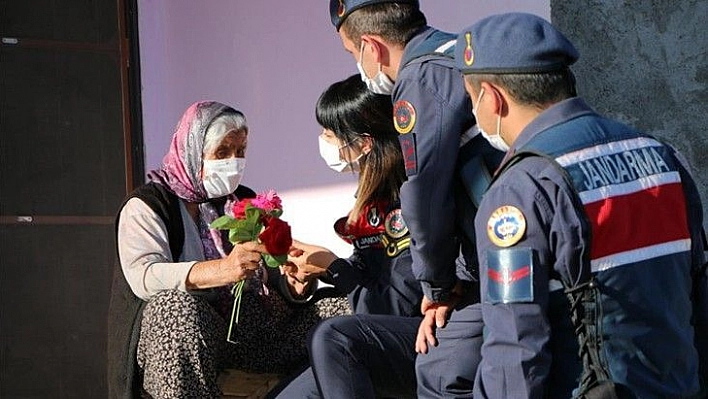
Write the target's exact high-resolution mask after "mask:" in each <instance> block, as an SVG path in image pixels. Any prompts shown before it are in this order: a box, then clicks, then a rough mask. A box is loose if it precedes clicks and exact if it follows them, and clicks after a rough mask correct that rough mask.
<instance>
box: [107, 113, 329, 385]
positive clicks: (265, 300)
mask: <svg viewBox="0 0 708 399" xmlns="http://www.w3.org/2000/svg"><path fill="white" fill-rule="evenodd" d="M247 142H248V127H247V125H246V119H245V117H244V115H243V114H242V113H241V112H239V111H236V110H235V109H233V108H231V107H229V106H226V105H223V104H219V103H217V102H199V103H195V104H193V105H192V106H190V107H189V108H188V109H187V110H186V112H185V113H184V115H183V116H182V119H181V120H180V122H179V124H178V126H177V130H176V132H175V134H174V136H173V138H172V142H171V144H170V147H169V150H168V153H167V155H166V156H165V158H164V160H163V164H162V167H161V168H160V169H158V170H155V171H152V172H150V173H149V174H148V178H149V182H148V183H147V184H145V185H144V186H141V187H139V188H138V189H137V190H135V191H134V192H133V193H131V194H130V195H129V196H128V199H127V200H126V201H125V203H124V205H123V207H122V209H121V210H120V212H119V214H118V222H117V245H118V255H119V261H120V266H121V270H122V272H123V275H124V278H125V281H127V283H128V285H129V287H130V291H132V293H134V295H135V296H137V297H138V298H140V299H141V300H142V301H143V302H142V303H140V301H138V300H137V298H136V301H138V303H139V306H138V308H142V304H144V309H142V318H140V312H137V314H138V316H137V319H138V320H139V324H138V323H136V324H135V327H134V328H139V340H138V341H137V355H136V357H137V365H138V366H139V374H142V386H141V387H139V388H138V389H141V390H142V391H143V393H147V394H149V395H150V396H151V397H153V398H177V397H179V398H183V397H198V398H214V397H218V396H219V395H220V391H219V388H218V385H217V375H218V372H219V370H221V369H222V368H224V367H236V368H240V369H243V370H247V371H252V372H270V373H287V372H290V371H291V370H293V369H294V368H296V367H298V366H299V365H300V364H301V363H303V362H306V361H307V357H306V352H305V342H304V341H305V334H306V331H307V330H308V329H309V328H310V327H311V326H313V325H314V324H315V323H316V322H317V321H318V320H319V317H318V315H317V312H316V311H315V309H314V307H313V306H312V305H311V304H305V299H307V297H308V296H309V294H310V293H311V292H310V291H311V290H312V289H313V288H314V287H304V286H303V285H301V284H300V283H298V282H297V281H296V280H295V279H293V278H288V277H287V276H284V275H281V274H279V273H273V272H271V273H268V272H266V270H265V268H264V267H263V266H262V262H261V252H264V251H265V248H264V247H263V246H262V244H258V243H256V242H244V243H239V244H236V245H234V246H232V245H231V244H230V243H229V241H228V239H227V236H226V235H225V234H226V232H224V231H221V230H214V229H211V228H210V227H209V224H210V223H211V222H212V221H213V220H214V219H216V218H217V217H219V216H220V215H223V214H224V212H225V209H230V207H231V206H233V203H234V201H237V200H239V199H242V198H246V197H253V196H254V195H255V194H254V192H253V191H252V190H250V189H248V188H246V187H244V186H240V185H239V183H240V181H241V178H242V177H243V173H244V170H245V166H246V159H245V155H246V147H247ZM244 279H248V284H246V287H247V288H246V289H245V290H244V293H243V295H242V304H241V315H240V318H239V323H238V326H237V327H234V328H235V333H234V337H232V339H235V340H236V341H237V343H236V345H232V344H230V343H228V342H227V340H226V333H227V331H228V329H229V326H228V322H227V321H228V320H229V317H230V312H231V307H232V304H233V300H234V299H233V297H232V295H231V294H230V291H229V288H230V287H231V286H232V285H233V284H234V283H236V282H238V281H241V280H244ZM114 284H115V283H114ZM114 291H115V287H114ZM126 291H127V290H126ZM114 297H115V293H114ZM112 302H113V300H112ZM111 307H112V311H111V312H112V316H111V317H114V318H115V316H116V315H115V312H116V309H118V308H120V307H119V306H116V305H115V304H114V303H112V304H111ZM138 310H139V309H138ZM128 320H131V319H127V320H126V321H125V322H128ZM109 328H110V326H109ZM134 341H135V338H134ZM109 352H110V350H109ZM110 356H111V354H110V353H109V357H110ZM123 356H125V354H123ZM127 378H128V379H129V380H130V376H128V377H127ZM109 379H110V376H109ZM110 384H111V382H110V381H109V385H110ZM136 386H140V378H137V379H136V381H135V382H134V383H133V387H134V388H135V387H136ZM112 394H113V392H112Z"/></svg>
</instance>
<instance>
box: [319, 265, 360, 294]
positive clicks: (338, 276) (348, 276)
mask: <svg viewBox="0 0 708 399" xmlns="http://www.w3.org/2000/svg"><path fill="white" fill-rule="evenodd" d="M326 276H327V279H329V280H331V281H332V285H334V286H335V287H336V288H337V289H338V290H339V291H340V292H342V293H344V294H348V293H349V292H351V291H352V290H353V289H354V288H355V287H356V286H357V285H358V283H359V279H360V275H359V272H358V271H357V270H355V268H354V266H353V265H352V264H351V263H349V261H348V260H347V259H344V258H338V259H336V260H335V261H334V262H332V263H331V264H330V265H329V267H328V268H327V274H326Z"/></svg>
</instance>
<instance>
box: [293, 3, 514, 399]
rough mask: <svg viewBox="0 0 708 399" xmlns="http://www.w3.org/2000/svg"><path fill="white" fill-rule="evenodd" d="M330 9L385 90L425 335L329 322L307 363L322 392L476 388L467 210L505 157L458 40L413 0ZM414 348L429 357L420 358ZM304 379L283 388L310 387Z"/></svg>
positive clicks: (356, 321)
mask: <svg viewBox="0 0 708 399" xmlns="http://www.w3.org/2000/svg"><path fill="white" fill-rule="evenodd" d="M329 8H330V16H331V20H332V24H333V25H334V26H335V28H336V29H337V31H338V32H339V36H340V38H341V40H342V44H343V46H344V48H345V49H346V50H347V51H348V52H350V53H351V54H352V56H353V57H354V59H355V60H356V61H357V67H358V69H359V71H360V74H361V77H362V80H363V81H364V82H365V83H366V84H367V86H368V88H369V89H370V90H371V91H374V92H376V93H379V94H390V95H391V96H392V101H393V104H394V115H393V117H394V123H395V127H396V129H397V130H398V132H399V133H400V136H399V140H400V144H401V149H402V151H403V155H404V161H405V168H406V175H407V181H406V182H405V183H404V184H403V186H402V187H401V194H400V196H401V210H402V215H403V219H404V220H405V221H406V224H407V225H408V228H409V231H410V234H411V246H410V251H411V256H412V259H413V271H414V273H415V276H416V278H417V279H418V280H419V281H420V283H421V287H422V290H423V294H424V297H423V302H422V306H421V310H422V312H423V314H424V315H425V318H424V322H423V324H421V325H420V326H421V328H426V331H427V336H428V337H430V340H429V341H426V342H422V343H421V345H416V343H415V339H416V335H417V329H418V323H417V322H416V323H414V324H411V322H410V320H401V319H397V318H395V317H393V316H371V315H356V316H351V317H341V318H336V319H335V320H328V321H327V322H326V323H323V324H322V325H320V326H319V327H318V328H317V329H316V330H315V332H314V334H313V338H312V340H311V342H310V346H309V347H310V355H311V359H310V360H311V363H312V370H313V371H314V376H315V377H316V379H317V385H318V387H319V391H320V392H321V394H322V395H323V396H324V397H351V396H359V395H360V396H368V395H374V394H376V395H388V396H395V397H401V396H403V395H408V394H416V385H415V384H416V382H415V380H416V379H417V381H418V388H417V395H418V397H441V396H445V395H454V394H455V392H457V389H458V385H460V384H463V385H465V386H470V387H471V384H472V382H473V380H474V375H475V372H476V365H477V361H476V360H474V358H475V354H479V351H480V346H481V342H482V325H481V312H480V309H479V306H478V302H479V287H478V282H477V272H476V267H475V264H476V252H475V249H474V229H473V217H474V213H475V211H476V205H477V204H478V201H479V199H480V197H481V192H483V190H484V189H486V186H487V184H488V182H489V173H488V170H494V169H495V168H496V166H497V165H498V163H499V161H500V160H501V156H502V155H503V153H502V152H500V151H497V150H494V149H493V148H492V147H491V146H490V145H489V144H488V143H487V142H486V141H485V140H484V139H483V138H482V137H480V136H479V135H478V134H477V133H478V132H477V130H476V126H475V121H474V118H473V116H472V115H471V114H470V112H469V110H470V109H471V107H472V104H471V101H470V98H469V96H468V95H467V93H466V92H465V88H464V84H463V81H462V76H461V74H460V72H459V70H457V68H456V67H455V64H454V59H453V57H452V49H453V47H454V44H455V39H456V36H455V35H452V34H449V33H445V32H442V31H439V30H437V29H434V28H432V27H429V26H427V21H426V18H425V16H424V15H423V13H422V12H421V11H420V9H419V5H418V1H417V0H330V6H329ZM458 154H459V156H458ZM460 175H462V176H465V179H464V182H465V183H466V184H462V183H461V181H462V180H458V176H460ZM460 254H462V256H460V259H459V260H458V261H457V262H456V260H457V258H458V256H459V255H460ZM458 265H459V266H458ZM456 304H457V305H458V306H459V307H460V311H458V312H455V313H454V314H453V316H452V317H451V319H450V320H451V321H459V323H455V324H454V325H455V326H456V327H455V328H452V325H453V324H450V325H449V326H446V327H443V325H444V324H445V322H446V320H445V318H446V316H447V315H448V313H449V311H450V310H451V309H452V306H453V305H456ZM471 304H477V306H463V305H471ZM435 324H437V326H438V327H441V328H437V329H436V330H434V325H435ZM411 326H412V327H411ZM428 327H430V328H428ZM435 338H437V341H436V340H435ZM428 342H429V343H430V344H431V345H427V343H428ZM436 344H437V346H435V345H436ZM414 346H415V347H417V349H418V351H419V352H421V353H425V354H423V355H419V356H417V357H416V353H415V350H414V349H415V348H414ZM462 352H464V353H466V354H467V355H466V356H465V358H464V359H462V358H461V357H459V356H457V354H458V353H462ZM414 362H415V363H416V364H414ZM386 364H395V365H396V366H397V367H395V368H385V369H384V366H383V365H386ZM414 372H415V374H414ZM416 377H417V378H416ZM308 378H314V377H313V376H312V375H309V376H308V375H307V372H306V374H304V375H301V376H300V377H298V379H297V380H295V381H294V382H293V383H292V384H291V385H290V386H289V387H288V388H286V390H285V391H284V392H283V393H287V392H294V391H295V388H294V387H298V388H297V389H303V390H307V389H306V388H304V387H305V386H306V385H307V384H306V380H307V379H308ZM282 396H283V394H281V397H282Z"/></svg>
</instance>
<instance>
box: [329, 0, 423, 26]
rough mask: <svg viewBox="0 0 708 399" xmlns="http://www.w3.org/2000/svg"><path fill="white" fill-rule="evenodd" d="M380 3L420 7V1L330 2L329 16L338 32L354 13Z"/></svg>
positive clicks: (336, 0) (330, 0)
mask: <svg viewBox="0 0 708 399" xmlns="http://www.w3.org/2000/svg"><path fill="white" fill-rule="evenodd" d="M380 3H400V4H412V5H414V6H416V7H419V4H418V0H329V16H330V17H331V18H332V25H334V27H335V28H337V30H339V27H340V26H342V22H344V20H345V19H346V18H347V17H348V16H349V14H351V13H352V12H354V11H356V10H358V9H360V8H361V7H364V6H368V5H371V4H380Z"/></svg>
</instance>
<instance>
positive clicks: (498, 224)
mask: <svg viewBox="0 0 708 399" xmlns="http://www.w3.org/2000/svg"><path fill="white" fill-rule="evenodd" d="M525 232H526V218H525V217H524V214H523V213H521V210H519V208H517V207H515V206H511V205H504V206H500V207H499V208H497V209H495V210H494V212H492V215H491V216H490V217H489V220H488V221H487V236H488V237H489V240H490V241H491V242H492V243H493V244H494V245H496V246H498V247H502V248H506V247H510V246H512V245H514V244H516V243H517V242H519V241H520V240H521V238H522V237H523V236H524V233H525Z"/></svg>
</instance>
